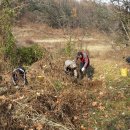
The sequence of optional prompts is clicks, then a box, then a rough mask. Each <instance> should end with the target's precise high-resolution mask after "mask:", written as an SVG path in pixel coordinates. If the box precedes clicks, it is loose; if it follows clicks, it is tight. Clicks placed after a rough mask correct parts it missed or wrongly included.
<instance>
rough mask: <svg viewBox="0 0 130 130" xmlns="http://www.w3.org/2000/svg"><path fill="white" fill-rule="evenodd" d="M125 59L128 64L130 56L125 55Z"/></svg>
mask: <svg viewBox="0 0 130 130" xmlns="http://www.w3.org/2000/svg"><path fill="white" fill-rule="evenodd" d="M125 60H126V62H127V63H128V64H130V56H129V57H127V58H126V59H125Z"/></svg>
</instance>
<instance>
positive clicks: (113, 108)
mask: <svg viewBox="0 0 130 130" xmlns="http://www.w3.org/2000/svg"><path fill="white" fill-rule="evenodd" d="M32 26H33V28H32ZM31 28H32V29H31ZM42 28H43V30H45V29H46V28H47V27H46V26H43V27H41V28H39V26H38V25H37V26H36V25H35V26H34V25H31V27H29V26H27V27H26V29H25V28H24V27H15V28H14V34H15V37H16V39H17V41H18V43H20V44H22V43H23V44H24V45H25V46H27V44H28V43H26V42H24V41H29V43H30V44H31V43H32V44H35V42H34V39H42V40H47V39H53V40H55V39H61V38H62V39H63V38H64V37H65V38H66V37H68V34H67V36H66V35H65V34H64V32H63V30H51V29H48V30H49V31H48V32H46V33H45V31H43V32H42V31H41V30H42ZM40 29H41V30H40ZM37 31H39V32H40V34H39V35H38V32H37ZM56 32H57V33H56ZM75 32H76V30H75ZM32 34H33V35H32ZM74 34H75V35H73V38H74V37H75V36H78V37H79V40H78V41H76V45H79V46H80V47H81V48H80V49H83V48H84V46H85V47H86V48H87V47H88V46H89V45H91V48H92V49H90V50H88V51H89V54H90V62H91V69H92V70H93V71H92V75H93V79H92V80H88V79H87V78H86V77H85V78H84V79H83V80H82V81H81V82H80V83H73V82H72V81H71V78H70V77H68V76H66V74H65V73H64V71H63V66H64V61H65V60H66V59H74V58H75V54H76V52H77V48H75V46H73V44H75V42H73V41H70V44H71V46H69V45H70V44H68V41H67V42H66V41H65V42H64V44H63V45H62V46H61V47H59V44H62V42H60V43H59V42H55V43H51V44H52V48H51V49H52V50H53V51H50V52H49V51H47V54H46V55H45V56H44V58H43V59H41V60H40V61H38V62H36V63H34V64H32V65H31V66H27V67H26V68H27V78H28V81H29V85H28V86H24V87H20V88H19V89H17V88H15V87H14V86H13V85H12V84H11V80H10V77H11V72H9V73H7V72H6V73H5V74H3V77H4V79H5V80H3V81H2V83H1V87H0V94H1V95H0V119H1V122H0V129H1V130H2V129H5V130H8V129H9V130H14V129H16V130H128V129H130V72H129V74H128V76H127V77H122V76H121V72H120V70H121V68H124V67H127V68H128V70H129V68H130V66H129V65H126V63H125V62H124V61H123V59H122V57H123V56H126V55H128V54H129V48H122V47H120V46H119V47H118V46H116V45H114V48H113V46H112V45H111V43H112V41H111V40H110V39H109V38H108V37H106V36H105V35H102V36H101V35H100V36H99V34H97V35H96V33H91V35H90V34H89V36H88V35H85V38H86V39H87V38H88V39H89V38H90V37H91V39H89V40H88V41H87V40H86V41H84V40H83V39H81V38H82V37H83V36H82V35H83V34H84V32H82V31H81V32H79V31H77V32H76V33H74ZM87 34H88V33H87ZM57 35H58V36H57ZM78 37H77V39H78ZM32 38H33V39H32ZM28 39H29V40H28ZM74 39H75V38H74ZM93 39H96V40H93ZM30 41H31V42H30ZM32 41H33V42H32ZM44 42H45V41H43V43H42V44H44ZM82 43H83V44H84V46H81V45H82ZM42 44H40V45H41V46H42ZM49 44H50V43H48V42H45V44H44V47H45V48H46V49H48V48H47V47H48V45H49ZM56 44H57V47H56V46H55V45H56ZM107 44H108V45H107ZM97 46H98V48H97ZM104 46H106V48H105V49H104ZM82 47H83V48H82ZM107 47H108V49H107ZM86 48H85V49H86ZM101 49H102V50H101ZM109 49H110V50H109ZM48 54H49V55H52V57H49V55H48ZM38 76H41V77H42V78H40V79H39V78H38Z"/></svg>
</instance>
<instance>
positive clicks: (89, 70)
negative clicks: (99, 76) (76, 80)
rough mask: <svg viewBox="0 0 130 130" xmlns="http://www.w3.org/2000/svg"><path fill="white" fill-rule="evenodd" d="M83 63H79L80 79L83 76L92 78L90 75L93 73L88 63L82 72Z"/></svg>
mask: <svg viewBox="0 0 130 130" xmlns="http://www.w3.org/2000/svg"><path fill="white" fill-rule="evenodd" d="M84 64H85V63H82V62H81V63H80V73H81V79H82V78H83V77H84V76H87V77H88V78H90V79H92V75H93V72H92V70H91V67H90V65H89V64H88V66H87V67H86V68H85V71H84V72H82V70H81V69H82V68H83V67H84Z"/></svg>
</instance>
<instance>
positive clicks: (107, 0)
mask: <svg viewBox="0 0 130 130" xmlns="http://www.w3.org/2000/svg"><path fill="white" fill-rule="evenodd" d="M76 1H78V2H80V1H81V0H76ZM98 1H101V2H103V3H109V2H110V0H98Z"/></svg>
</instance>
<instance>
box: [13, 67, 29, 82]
mask: <svg viewBox="0 0 130 130" xmlns="http://www.w3.org/2000/svg"><path fill="white" fill-rule="evenodd" d="M19 76H20V77H21V78H22V80H23V85H27V84H28V81H27V78H26V72H25V69H24V68H23V67H21V66H19V67H18V68H16V69H14V70H13V72H12V81H13V84H14V85H18V84H17V83H18V82H19V81H18V80H19V79H18V77H19Z"/></svg>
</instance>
